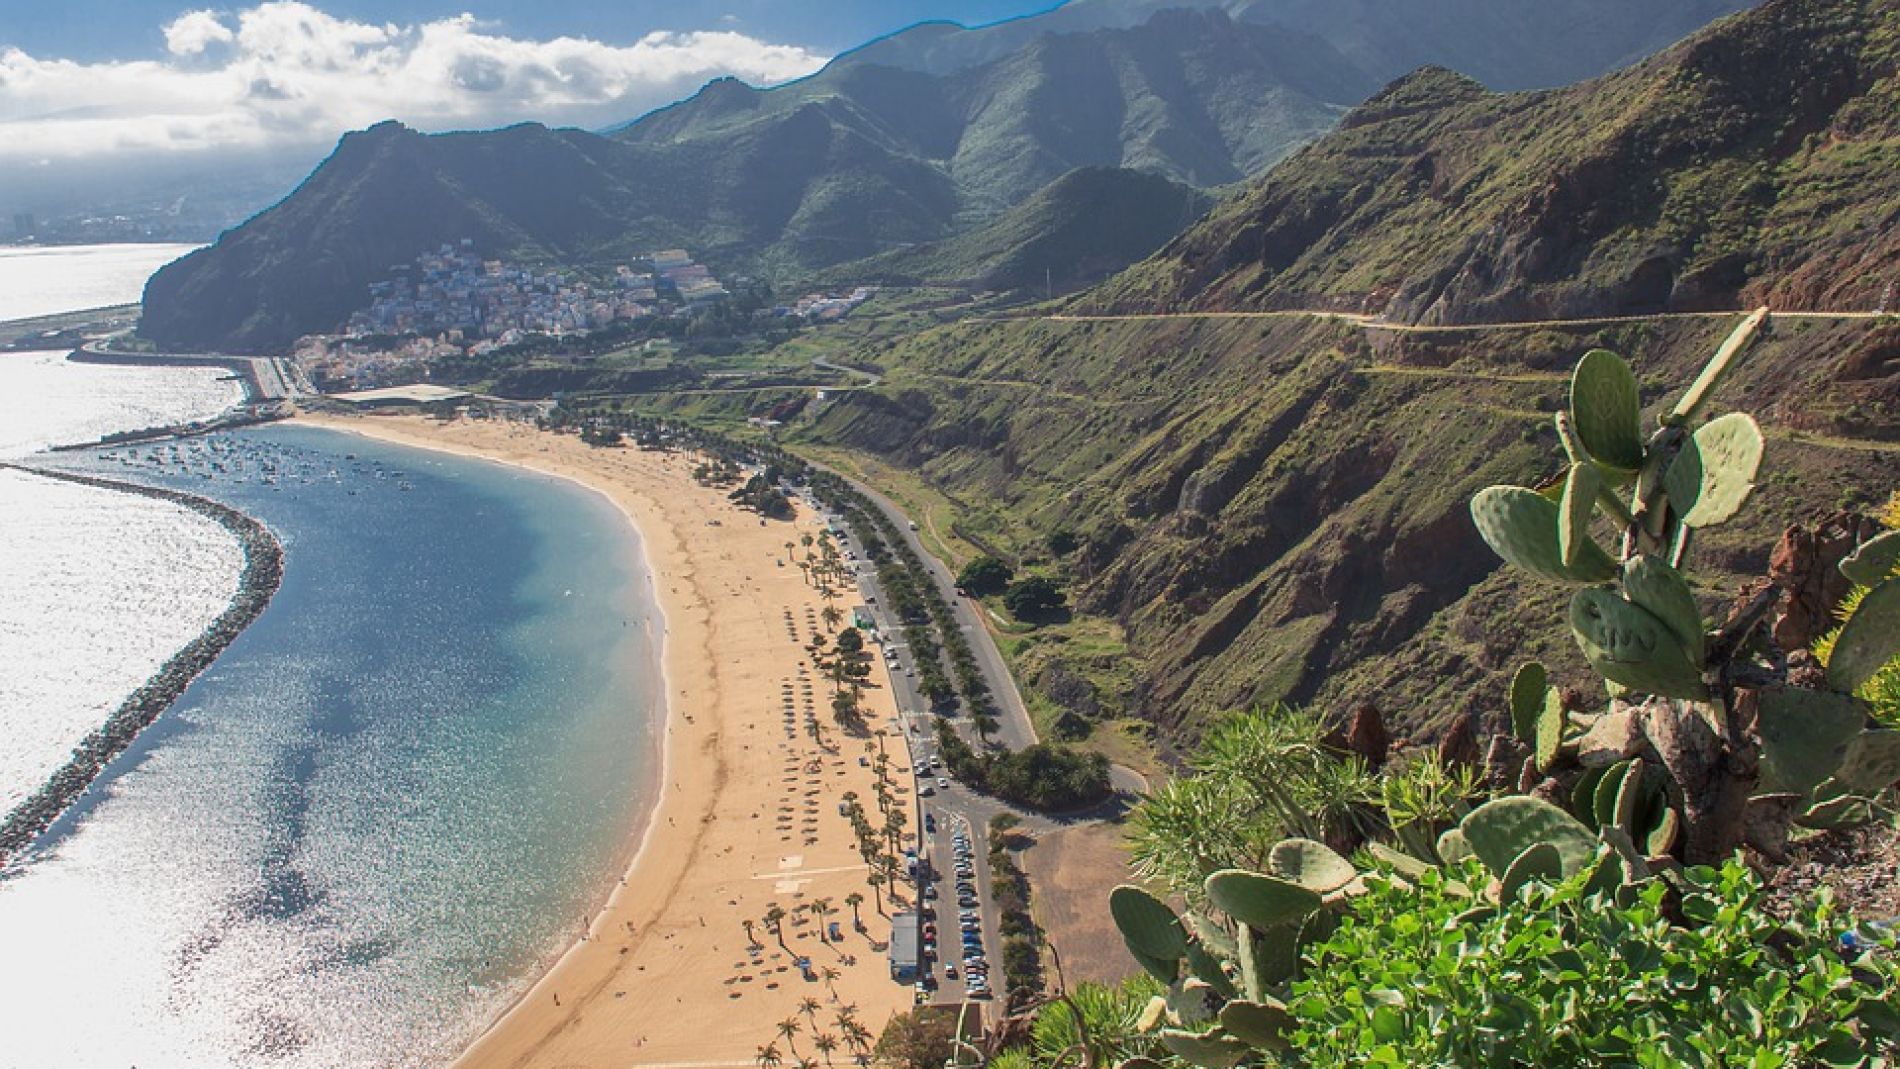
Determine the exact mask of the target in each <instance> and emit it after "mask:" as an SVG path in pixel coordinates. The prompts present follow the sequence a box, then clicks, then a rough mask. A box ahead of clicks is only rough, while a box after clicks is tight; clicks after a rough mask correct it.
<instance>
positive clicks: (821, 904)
mask: <svg viewBox="0 0 1900 1069" xmlns="http://www.w3.org/2000/svg"><path fill="white" fill-rule="evenodd" d="M811 912H812V916H814V917H816V918H818V941H819V942H820V943H829V942H831V940H830V939H828V938H826V936H825V914H827V913H830V912H831V899H829V898H820V899H818V900H817V901H815V902H813V903H812V904H811Z"/></svg>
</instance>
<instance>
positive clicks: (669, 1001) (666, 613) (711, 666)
mask: <svg viewBox="0 0 1900 1069" xmlns="http://www.w3.org/2000/svg"><path fill="white" fill-rule="evenodd" d="M298 422H301V423H304V424H306V425H309V426H316V427H322V428H326V429H330V430H336V431H342V432H346V433H356V434H360V435H364V436H366V437H371V438H375V439H378V440H382V441H388V442H393V443H396V444H400V445H406V446H411V447H416V448H422V449H428V450H435V451H439V452H448V453H454V454H457V455H461V456H466V457H475V458H479V459H483V460H488V461H491V462H497V463H503V464H509V465H513V466H516V467H520V468H524V469H527V470H531V471H534V472H536V473H538V474H542V475H546V476H551V477H557V478H564V479H567V480H569V481H571V482H574V483H576V484H578V485H580V486H582V487H585V488H586V489H588V490H590V491H593V492H595V493H599V494H601V495H603V496H605V497H606V498H607V499H608V500H609V501H611V502H613V503H614V504H615V505H616V506H617V507H618V508H619V509H620V511H621V512H622V513H623V515H625V516H626V517H627V519H628V522H629V524H630V525H631V526H632V527H633V528H634V530H635V531H636V532H637V535H638V540H639V543H640V550H641V554H642V556H643V558H644V564H645V566H646V568H647V570H648V575H649V577H650V580H651V589H652V591H653V596H654V603H655V608H656V610H657V612H658V614H659V620H660V622H659V626H660V627H661V632H660V635H661V643H660V646H661V649H660V661H661V681H662V686H663V687H664V688H665V689H664V695H663V701H664V707H663V723H661V724H660V725H658V728H659V731H660V735H659V740H660V751H661V753H660V760H659V761H658V762H657V766H658V768H659V775H660V778H659V779H658V780H657V781H656V782H657V783H658V785H659V789H658V791H657V792H656V794H655V797H654V799H653V801H652V803H651V805H650V807H648V808H647V809H646V811H645V812H644V813H642V814H641V821H640V823H639V824H637V825H635V826H634V827H632V828H631V829H630V830H629V845H630V850H631V853H630V854H628V855H623V857H624V859H625V861H626V864H625V867H624V870H623V872H622V874H621V875H620V877H619V879H618V880H617V881H616V882H615V883H613V884H610V885H609V886H608V888H607V889H606V895H605V897H604V900H598V901H600V904H599V906H598V908H597V909H596V910H595V911H594V912H592V913H590V914H589V915H588V917H587V918H586V927H585V930H584V932H583V933H582V934H580V937H579V938H578V939H575V940H572V941H571V942H569V943H568V944H567V945H566V946H565V947H564V948H562V949H561V950H560V951H558V952H557V953H556V954H555V955H554V956H553V957H552V959H551V960H544V961H542V962H541V963H540V965H541V968H539V969H538V970H537V971H535V972H533V973H531V974H529V975H530V976H531V977H532V983H531V984H530V985H529V986H528V987H527V988H526V989H525V991H524V993H523V994H521V995H520V996H519V997H518V998H517V999H515V1000H514V1001H513V1002H512V1003H511V1004H509V1005H508V1006H506V1007H504V1008H501V1009H500V1010H498V1011H497V1012H496V1014H495V1015H494V1016H493V1017H491V1018H490V1019H489V1020H488V1021H487V1022H486V1024H485V1026H484V1027H483V1028H482V1030H481V1031H480V1032H479V1033H477V1034H475V1035H472V1036H470V1037H469V1042H468V1044H467V1046H466V1048H465V1050H464V1051H463V1053H462V1054H461V1056H460V1057H459V1058H457V1059H456V1060H455V1062H454V1063H453V1064H455V1065H456V1066H458V1067H461V1069H486V1067H488V1066H509V1067H532V1066H561V1065H573V1064H602V1063H609V1062H610V1063H612V1064H633V1065H641V1064H651V1065H669V1066H683V1065H698V1064H713V1063H729V1062H732V1061H737V1060H750V1059H751V1058H752V1056H753V1055H754V1053H755V1051H756V1050H757V1048H758V1047H759V1046H761V1045H763V1044H765V1043H766V1042H769V1041H771V1040H772V1039H773V1038H774V1036H775V1033H773V1032H772V1025H771V1023H770V1022H772V1021H776V1020H780V1019H783V1018H785V1017H787V1016H790V1015H792V1014H795V1013H797V1012H799V1005H800V1001H801V997H814V998H819V999H825V997H826V996H827V995H829V1001H830V1003H831V1004H832V1005H833V1006H835V1007H837V1008H838V1009H843V1010H846V1011H847V1012H850V1008H853V1007H855V1013H856V1014H858V1015H861V1017H862V1021H863V1023H864V1024H866V1025H868V1026H870V1027H871V1028H872V1029H873V1034H875V1031H876V1030H877V1029H878V1028H881V1026H882V1024H883V1023H884V1020H885V1019H886V1018H887V1017H888V1016H889V1014H890V1013H892V1012H895V1011H897V1010H899V1009H904V1008H908V1007H909V1006H910V1004H911V1001H912V999H911V991H910V989H909V987H908V986H904V985H899V984H896V983H894V982H892V981H891V980H890V979H889V978H888V970H887V969H886V967H885V961H884V955H883V953H882V948H883V942H882V941H880V940H888V938H889V936H888V932H889V921H888V919H887V914H888V912H893V911H895V909H896V908H899V905H898V904H895V903H893V902H891V901H890V900H888V898H887V897H886V898H883V899H881V901H882V904H883V907H884V908H885V911H886V914H885V915H880V914H879V913H875V912H873V894H872V892H871V888H870V887H868V886H867V885H866V882H865V874H866V872H865V866H864V865H863V863H862V860H861V858H859V856H858V853H857V848H856V846H855V845H854V844H853V840H852V837H851V833H850V832H849V828H848V824H847V823H846V821H845V820H844V815H843V813H842V811H839V812H838V813H836V814H835V815H834V814H833V813H832V809H833V808H834V803H836V804H838V805H841V804H842V803H839V802H838V798H839V797H840V796H841V795H842V793H843V792H845V791H846V790H852V791H855V792H856V793H857V794H858V795H860V796H863V797H866V798H868V797H869V796H870V795H871V793H872V790H873V787H874V780H875V776H876V773H875V772H873V771H872V766H871V762H870V759H869V757H867V756H864V755H865V754H873V753H875V752H877V749H878V747H879V746H880V745H882V744H884V743H885V742H886V738H879V739H875V740H873V739H872V738H870V737H868V736H867V737H865V738H862V739H859V738H849V737H847V738H843V739H842V740H841V742H840V743H833V744H831V745H830V747H829V748H826V747H824V746H822V745H819V744H818V743H817V742H816V737H815V736H814V741H813V742H812V743H810V744H807V743H806V742H805V741H804V740H803V739H801V738H800V737H799V733H797V732H794V730H793V726H792V725H793V717H794V713H793V708H794V700H795V695H797V694H798V690H797V688H801V687H802V689H803V702H804V709H805V714H806V716H807V717H808V718H814V719H811V720H810V722H811V723H816V720H815V717H817V716H819V715H823V714H822V712H821V711H820V707H819V706H817V705H816V704H815V701H814V692H813V686H814V684H815V683H818V676H817V675H816V674H815V672H814V671H813V669H812V668H811V667H810V666H809V664H808V662H807V661H805V660H804V659H805V658H807V657H809V653H808V651H807V650H805V649H804V648H803V647H802V646H801V645H799V640H800V639H801V637H803V636H807V635H809V636H815V637H824V636H823V634H822V633H821V632H820V631H819V628H818V618H819V610H820V608H821V607H822V606H823V604H824V603H822V602H820V601H819V600H818V599H819V595H818V592H817V591H816V590H814V589H812V588H811V587H810V586H809V585H807V584H805V583H804V582H803V580H802V578H801V576H800V573H799V571H798V569H794V568H790V567H787V566H786V565H787V563H788V562H789V559H790V556H791V554H790V551H787V550H785V549H784V548H783V546H784V543H785V542H786V541H793V542H794V544H796V542H795V540H796V539H797V538H798V537H799V535H800V534H801V533H812V532H815V531H816V530H817V527H816V524H815V522H814V520H813V518H812V517H811V516H809V515H801V517H800V518H799V520H797V521H794V522H792V523H789V524H787V523H775V524H773V525H771V526H770V527H767V526H766V525H765V524H764V523H763V522H762V521H760V520H759V518H758V517H757V516H756V515H754V514H752V513H746V512H741V511H740V510H739V509H738V507H737V506H736V505H733V504H732V503H731V502H729V501H728V500H726V497H725V492H724V491H723V490H722V489H716V488H707V487H704V486H700V485H698V484H696V483H695V482H693V481H692V480H691V479H690V478H689V477H688V474H687V472H688V470H689V468H690V466H691V459H690V457H689V456H687V455H684V454H661V453H645V452H642V451H639V450H632V449H628V450H598V449H594V448H592V447H589V446H586V445H584V444H582V443H580V442H579V441H578V439H575V438H573V437H572V436H564V435H554V434H551V433H547V432H542V431H537V430H533V429H530V428H524V427H521V426H519V425H514V424H505V423H497V422H489V421H470V420H460V421H455V422H452V423H438V422H434V421H429V420H424V419H420V418H416V417H408V416H374V417H339V416H327V415H326V416H317V417H299V419H298ZM707 527H713V528H722V530H721V531H720V533H719V534H718V535H717V536H716V537H706V532H705V528H707ZM781 557H782V558H785V559H780V558H781ZM852 596H854V595H851V594H847V597H852ZM788 634H789V637H790V641H788ZM774 694H778V695H781V700H782V706H781V708H782V709H783V717H784V720H783V726H782V727H781V725H780V723H779V717H778V716H777V715H776V714H777V712H778V710H777V709H775V708H774V707H773V706H774V704H776V703H775V702H774V700H773V695H774ZM865 701H866V704H867V705H868V706H870V707H871V708H870V712H869V719H870V721H871V722H872V723H873V724H879V725H882V724H885V723H887V722H889V721H890V720H891V719H892V718H893V717H894V714H895V706H894V703H893V699H892V698H891V697H890V692H889V687H888V684H886V685H885V686H883V687H881V688H875V689H873V690H871V691H869V692H867V694H866V697H865ZM827 720H828V717H827ZM825 727H826V728H829V727H830V725H829V724H828V723H827V724H826V725H825ZM839 734H840V735H842V731H840V732H839ZM887 738H888V740H889V742H890V744H891V748H892V749H894V750H895V751H896V752H895V753H894V754H892V755H891V756H892V757H893V759H895V760H898V761H901V762H902V764H901V765H900V766H899V767H908V765H909V758H908V753H907V749H906V747H907V742H906V741H905V739H904V738H903V736H902V733H901V732H895V731H894V732H892V733H891V734H890V735H889V736H887ZM853 758H855V760H853ZM827 788H829V790H827ZM827 795H829V797H827ZM902 801H903V804H905V805H908V804H909V800H908V798H904V799H902ZM775 805H776V806H777V810H778V816H777V818H776V820H774V819H773V818H772V817H771V816H770V810H771V809H772V807H773V806H775ZM747 810H750V813H749V818H748V814H747V812H746V811H747ZM800 818H802V821H801V819H800ZM850 892H855V893H857V894H860V895H862V897H863V904H862V913H861V919H862V922H863V928H862V929H859V928H858V927H857V926H856V924H854V917H853V913H852V911H851V910H849V909H847V908H845V907H843V906H842V904H841V900H842V898H843V896H844V895H846V894H847V893H850ZM815 899H829V900H830V901H831V902H832V904H833V909H832V910H831V912H830V913H829V915H828V917H829V918H834V919H832V920H831V921H830V925H829V926H838V925H840V924H842V928H843V929H846V930H842V932H841V939H840V942H839V943H837V944H832V943H831V942H830V941H829V940H826V939H822V938H816V936H818V934H819V933H818V932H817V930H816V929H817V925H815V924H812V923H809V922H807V921H805V920H804V919H803V918H802V916H798V917H795V918H793V919H788V920H786V921H785V922H784V923H783V924H782V925H781V929H780V933H773V932H772V931H771V930H770V929H769V928H768V927H767V926H765V925H764V924H763V923H762V917H763V915H764V913H765V911H766V909H768V908H770V907H773V906H777V907H780V908H792V907H798V906H801V905H804V904H806V903H809V902H811V901H813V900H815ZM713 922H717V923H713ZM742 925H748V927H747V928H746V932H747V933H750V932H752V931H754V930H756V936H752V937H751V938H750V939H747V938H742V934H741V930H740V929H741V926H742ZM880 933H881V934H880ZM775 934H779V935H782V939H776V940H775ZM800 941H808V943H807V945H802V946H801V945H798V944H799V942H800ZM779 943H783V944H784V947H783V951H781V948H780V946H779V945H778V944H779ZM821 944H822V945H821ZM795 957H796V958H804V959H806V960H809V961H810V962H811V963H812V964H811V966H810V971H809V972H808V973H807V974H806V976H805V977H801V975H800V972H799V971H797V970H795V968H794V964H795V963H794V961H793V959H794V958H795ZM721 959H725V960H721ZM821 970H822V971H821ZM821 975H822V976H823V977H824V982H823V983H822V984H821V983H820V982H819V977H820V976H821ZM669 996H670V998H669ZM735 1021H738V1022H741V1024H740V1027H738V1028H734V1027H733V1025H734V1022H735ZM814 1024H815V1022H814ZM633 1050H638V1051H639V1053H638V1054H635V1055H632V1056H631V1057H632V1058H633V1059H635V1060H633V1061H629V1057H630V1055H629V1052H630V1051H633Z"/></svg>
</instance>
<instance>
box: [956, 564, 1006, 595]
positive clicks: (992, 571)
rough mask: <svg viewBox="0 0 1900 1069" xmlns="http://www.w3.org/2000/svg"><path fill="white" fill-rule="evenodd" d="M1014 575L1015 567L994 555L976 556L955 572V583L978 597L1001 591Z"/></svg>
mask: <svg viewBox="0 0 1900 1069" xmlns="http://www.w3.org/2000/svg"><path fill="white" fill-rule="evenodd" d="M1015 577H1016V571H1015V569H1013V568H1011V567H1010V566H1009V565H1007V564H1004V563H1003V562H1002V561H1000V560H997V559H996V558H995V557H978V558H976V559H975V560H972V561H971V562H970V563H968V564H966V565H964V566H963V570H962V571H961V572H958V573H957V585H958V586H960V587H962V588H963V589H964V590H967V591H969V592H970V593H971V594H973V595H975V596H977V597H979V598H980V597H983V596H984V595H986V594H995V593H999V592H1001V591H1002V589H1003V588H1004V587H1006V586H1008V585H1009V581H1010V580H1011V579H1014V578H1015Z"/></svg>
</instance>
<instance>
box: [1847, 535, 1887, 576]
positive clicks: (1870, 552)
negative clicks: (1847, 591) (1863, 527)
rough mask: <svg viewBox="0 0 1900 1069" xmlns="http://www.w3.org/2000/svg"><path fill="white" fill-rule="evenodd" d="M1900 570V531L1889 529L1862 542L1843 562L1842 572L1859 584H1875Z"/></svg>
mask: <svg viewBox="0 0 1900 1069" xmlns="http://www.w3.org/2000/svg"><path fill="white" fill-rule="evenodd" d="M1897 571H1900V531H1888V532H1887V533H1886V534H1883V535H1876V536H1875V537H1873V538H1870V539H1868V540H1867V541H1865V542H1862V543H1861V544H1860V548H1858V549H1856V550H1854V552H1853V554H1852V555H1850V556H1849V557H1848V558H1847V559H1846V560H1844V561H1842V562H1841V574H1842V575H1844V576H1846V577H1847V578H1848V580H1849V581H1850V582H1853V583H1855V584H1857V585H1859V586H1873V585H1874V584H1875V583H1878V582H1880V581H1881V580H1882V579H1888V578H1892V577H1893V575H1894V574H1895V573H1896V572H1897Z"/></svg>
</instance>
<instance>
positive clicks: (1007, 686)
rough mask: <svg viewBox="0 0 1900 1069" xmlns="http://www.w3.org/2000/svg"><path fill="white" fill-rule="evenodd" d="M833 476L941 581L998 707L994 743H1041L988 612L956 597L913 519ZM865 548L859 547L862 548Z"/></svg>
mask: <svg viewBox="0 0 1900 1069" xmlns="http://www.w3.org/2000/svg"><path fill="white" fill-rule="evenodd" d="M825 470H827V471H831V473H832V474H833V475H836V476H838V477H839V478H841V479H843V480H844V481H846V482H848V483H850V484H851V486H852V487H854V488H855V489H856V490H857V491H858V492H859V493H861V494H863V495H864V496H865V497H867V498H869V499H870V500H871V503H872V504H874V505H876V506H877V509H878V511H879V512H882V513H883V514H884V516H885V518H886V519H888V520H890V521H891V526H893V527H895V528H897V531H898V534H899V535H901V536H902V537H903V539H904V542H905V544H906V545H908V546H910V548H911V552H913V553H915V554H917V559H918V560H921V561H923V562H924V567H925V568H926V569H927V570H928V571H929V572H930V577H931V578H932V579H933V580H935V581H936V583H937V589H938V591H939V592H940V593H942V594H943V598H944V600H945V601H947V602H949V603H950V611H951V612H952V614H953V615H954V616H955V618H956V622H957V628H958V629H959V630H961V631H962V632H963V637H964V638H965V639H966V640H967V641H968V642H969V643H970V651H971V653H972V654H974V655H975V657H976V667H977V670H978V671H979V672H980V673H981V674H982V676H983V683H984V685H985V686H987V687H989V690H990V696H991V699H992V700H994V701H995V703H996V712H997V720H998V726H997V729H996V735H995V738H996V740H997V741H998V742H1000V743H1001V744H1002V745H1003V746H1005V747H1007V748H1008V749H1011V750H1020V749H1023V748H1024V747H1026V746H1029V745H1031V744H1033V743H1035V742H1037V741H1039V740H1038V738H1037V735H1036V725H1035V723H1034V722H1033V721H1031V720H1030V718H1029V708H1028V707H1027V706H1025V705H1024V704H1023V696H1022V693H1021V692H1020V691H1018V690H1017V689H1016V677H1014V676H1012V675H1010V672H1009V665H1008V664H1007V663H1006V662H1004V660H1003V654H1002V652H1001V651H999V650H998V649H997V648H996V639H995V638H994V637H993V636H992V635H991V634H990V630H989V628H988V627H985V626H984V624H983V607H982V606H981V605H980V604H978V603H977V602H976V601H973V600H971V599H970V598H966V597H963V596H962V595H960V594H958V593H957V578H956V575H955V574H954V573H953V572H951V571H950V569H949V567H948V566H946V565H945V564H944V563H943V562H942V561H940V560H938V559H937V558H936V557H933V556H931V554H930V551H929V550H926V549H925V548H924V543H923V540H922V539H921V538H919V537H918V536H917V531H916V530H915V529H914V528H913V527H912V526H911V522H910V517H909V516H906V515H904V510H902V509H900V508H898V507H897V505H896V504H894V503H893V502H892V501H891V500H890V499H889V498H887V497H885V496H884V495H883V494H880V493H878V492H877V491H876V490H873V489H871V488H870V487H868V486H866V485H864V484H863V483H861V482H859V481H858V480H856V479H853V478H851V477H850V476H848V475H846V474H844V473H843V472H840V471H835V470H832V469H830V468H826V469H825ZM861 548H862V547H860V549H861Z"/></svg>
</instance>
